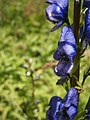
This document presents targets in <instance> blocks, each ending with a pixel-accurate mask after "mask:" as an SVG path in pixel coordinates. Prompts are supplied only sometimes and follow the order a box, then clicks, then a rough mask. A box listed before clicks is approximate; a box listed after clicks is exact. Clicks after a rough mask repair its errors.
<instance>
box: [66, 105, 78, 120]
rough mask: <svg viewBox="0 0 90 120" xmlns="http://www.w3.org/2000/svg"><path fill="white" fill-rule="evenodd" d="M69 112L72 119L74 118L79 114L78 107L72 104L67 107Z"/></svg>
mask: <svg viewBox="0 0 90 120" xmlns="http://www.w3.org/2000/svg"><path fill="white" fill-rule="evenodd" d="M67 114H68V115H69V118H70V120H73V119H74V117H75V116H76V115H77V107H75V106H70V107H69V108H68V109H67Z"/></svg>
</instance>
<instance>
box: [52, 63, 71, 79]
mask: <svg viewBox="0 0 90 120" xmlns="http://www.w3.org/2000/svg"><path fill="white" fill-rule="evenodd" d="M72 67H73V66H72V64H71V63H70V62H67V61H64V62H63V61H60V62H59V63H58V64H57V65H56V67H55V68H54V72H55V74H56V75H57V76H64V77H65V76H67V74H69V73H70V72H71V70H72Z"/></svg>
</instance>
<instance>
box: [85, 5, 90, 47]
mask: <svg viewBox="0 0 90 120" xmlns="http://www.w3.org/2000/svg"><path fill="white" fill-rule="evenodd" d="M84 35H85V41H86V42H87V43H88V44H89V45H90V7H89V8H88V10H87V12H86V16H85V30H84Z"/></svg>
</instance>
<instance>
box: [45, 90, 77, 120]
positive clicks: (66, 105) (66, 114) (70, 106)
mask: <svg viewBox="0 0 90 120" xmlns="http://www.w3.org/2000/svg"><path fill="white" fill-rule="evenodd" d="M49 106H50V108H49V109H48V111H47V113H46V118H47V120H73V119H74V117H75V116H76V114H77V108H78V91H77V90H76V89H75V88H70V90H69V91H68V93H67V95H66V96H65V98H64V99H61V98H60V97H58V96H54V97H52V98H51V100H50V104H49Z"/></svg>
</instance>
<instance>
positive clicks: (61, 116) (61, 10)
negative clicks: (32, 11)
mask: <svg viewBox="0 0 90 120" xmlns="http://www.w3.org/2000/svg"><path fill="white" fill-rule="evenodd" d="M46 3H47V4H48V6H47V8H46V10H45V14H46V18H47V20H49V21H50V22H52V23H54V24H55V26H54V27H53V28H52V29H51V32H54V31H55V30H57V29H58V30H59V28H60V27H61V34H60V39H59V40H58V45H57V48H56V50H55V52H54V53H53V58H54V59H55V60H56V61H58V63H57V64H56V66H55V67H54V73H55V74H56V75H57V76H58V77H59V80H58V82H57V83H58V84H60V85H62V86H63V84H66V87H64V88H65V90H66V92H67V94H66V95H65V97H64V98H61V97H60V96H55V95H54V96H53V97H52V98H51V99H50V102H49V104H48V106H49V109H48V110H47V111H46V120H74V119H75V120H79V119H80V120H90V99H88V101H87V104H86V107H85V108H84V109H83V110H82V111H79V110H78V106H79V102H80V100H79V99H80V93H81V91H83V85H84V83H85V79H87V77H88V76H90V66H89V68H88V69H87V70H86V72H85V73H84V75H83V79H82V81H81V82H80V77H79V76H80V59H81V58H82V57H83V53H84V52H85V50H86V49H87V48H88V47H89V46H90V0H83V1H81V0H73V3H74V10H73V23H70V21H69V15H68V8H69V3H70V2H69V0H47V1H46ZM88 97H89V96H88Z"/></svg>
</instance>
